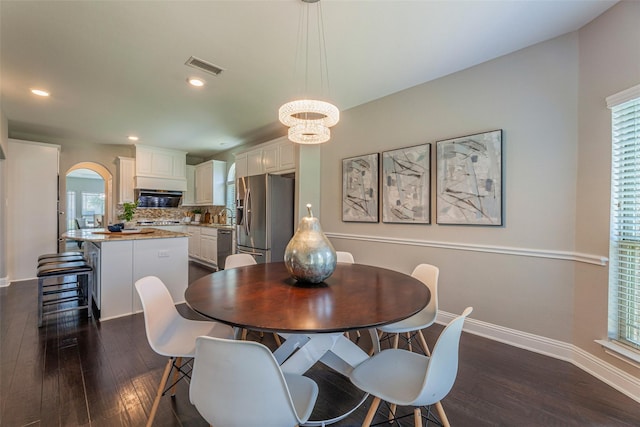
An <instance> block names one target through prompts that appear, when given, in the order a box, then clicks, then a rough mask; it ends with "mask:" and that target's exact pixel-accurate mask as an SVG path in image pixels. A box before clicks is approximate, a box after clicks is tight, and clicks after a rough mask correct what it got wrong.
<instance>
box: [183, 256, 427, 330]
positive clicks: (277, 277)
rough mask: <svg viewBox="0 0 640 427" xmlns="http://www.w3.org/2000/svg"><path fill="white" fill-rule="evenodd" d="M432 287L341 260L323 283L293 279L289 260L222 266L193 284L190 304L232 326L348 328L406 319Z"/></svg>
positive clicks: (421, 305)
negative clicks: (287, 265)
mask: <svg viewBox="0 0 640 427" xmlns="http://www.w3.org/2000/svg"><path fill="white" fill-rule="evenodd" d="M430 297H431V294H430V292H429V289H428V288H427V287H426V286H425V285H424V284H423V283H422V282H421V281H419V280H417V279H415V278H413V277H411V276H409V275H407V274H403V273H399V272H397V271H392V270H387V269H384V268H379V267H373V266H368V265H361V264H345V263H338V265H337V267H336V269H335V271H334V272H333V274H332V275H331V276H330V277H329V278H328V279H326V280H325V281H324V282H322V283H319V284H304V283H300V282H297V281H296V280H295V279H293V278H292V277H291V276H290V275H289V272H288V271H287V269H286V267H285V265H284V263H282V262H276V263H268V264H256V265H251V266H246V267H239V268H234V269H229V270H222V271H218V272H216V273H212V274H210V275H207V276H204V277H202V278H200V279H198V280H196V281H194V282H193V283H192V284H190V285H189V287H188V288H187V290H186V292H185V299H186V301H187V304H188V305H189V306H190V307H191V308H192V309H193V310H195V311H196V312H198V313H200V314H202V315H204V316H206V317H208V318H210V319H214V320H217V321H220V322H224V323H227V324H230V325H233V326H237V327H242V328H249V329H255V330H261V331H268V332H291V333H293V332H298V333H299V332H307V333H319V332H343V331H348V330H354V329H367V328H374V327H377V326H381V325H384V324H388V323H393V322H397V321H399V320H402V319H405V318H407V317H409V316H411V315H413V314H415V313H417V312H418V311H420V310H421V309H423V308H424V307H425V306H426V305H427V304H428V302H429V299H430Z"/></svg>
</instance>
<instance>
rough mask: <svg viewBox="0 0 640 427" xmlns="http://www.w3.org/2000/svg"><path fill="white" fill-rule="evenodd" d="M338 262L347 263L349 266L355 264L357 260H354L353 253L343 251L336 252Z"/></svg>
mask: <svg viewBox="0 0 640 427" xmlns="http://www.w3.org/2000/svg"><path fill="white" fill-rule="evenodd" d="M336 260H337V262H346V263H349V264H353V263H354V262H355V260H354V259H353V255H351V252H342V251H336Z"/></svg>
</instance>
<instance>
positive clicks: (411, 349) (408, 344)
mask: <svg viewBox="0 0 640 427" xmlns="http://www.w3.org/2000/svg"><path fill="white" fill-rule="evenodd" d="M406 335H407V346H408V347H409V351H413V346H412V345H411V332H407V333H406Z"/></svg>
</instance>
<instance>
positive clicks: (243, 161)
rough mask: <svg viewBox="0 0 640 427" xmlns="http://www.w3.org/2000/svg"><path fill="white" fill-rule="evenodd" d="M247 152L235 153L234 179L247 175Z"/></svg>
mask: <svg viewBox="0 0 640 427" xmlns="http://www.w3.org/2000/svg"><path fill="white" fill-rule="evenodd" d="M248 173H249V170H248V168H247V153H241V154H236V179H238V178H242V177H245V176H247V174H248Z"/></svg>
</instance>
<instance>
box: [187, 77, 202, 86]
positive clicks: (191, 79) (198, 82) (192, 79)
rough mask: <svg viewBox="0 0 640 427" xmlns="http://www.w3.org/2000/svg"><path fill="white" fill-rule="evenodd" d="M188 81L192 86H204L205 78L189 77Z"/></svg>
mask: <svg viewBox="0 0 640 427" xmlns="http://www.w3.org/2000/svg"><path fill="white" fill-rule="evenodd" d="M187 81H188V82H189V84H190V85H191V86H196V87H202V86H204V80H201V79H198V78H195V77H189V78H188V79H187Z"/></svg>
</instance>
